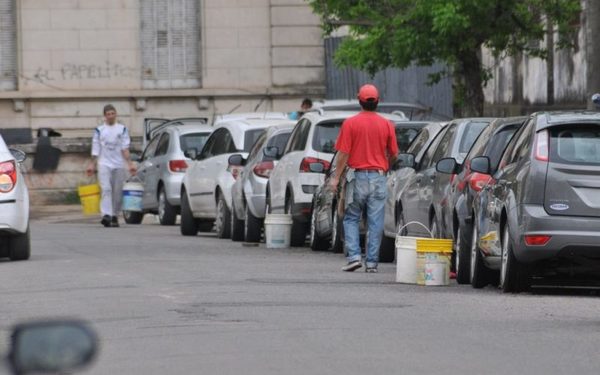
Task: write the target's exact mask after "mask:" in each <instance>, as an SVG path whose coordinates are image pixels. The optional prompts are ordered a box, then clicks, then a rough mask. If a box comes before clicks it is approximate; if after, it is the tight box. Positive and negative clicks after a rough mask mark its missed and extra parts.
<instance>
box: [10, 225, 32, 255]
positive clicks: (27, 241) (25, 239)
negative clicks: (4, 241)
mask: <svg viewBox="0 0 600 375" xmlns="http://www.w3.org/2000/svg"><path fill="white" fill-rule="evenodd" d="M8 246H9V249H8V250H9V253H8V257H9V259H10V260H13V261H18V260H27V259H29V257H30V256H31V236H30V231H29V224H28V225H27V230H26V231H25V233H19V234H16V235H13V236H11V237H10V240H9V243H8Z"/></svg>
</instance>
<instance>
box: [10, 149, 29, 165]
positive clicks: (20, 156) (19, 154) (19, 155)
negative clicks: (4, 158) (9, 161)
mask: <svg viewBox="0 0 600 375" xmlns="http://www.w3.org/2000/svg"><path fill="white" fill-rule="evenodd" d="M10 153H11V154H12V156H13V157H14V158H15V160H16V161H17V163H22V162H24V161H25V159H27V154H26V153H25V152H24V151H21V150H17V149H16V148H11V149H10Z"/></svg>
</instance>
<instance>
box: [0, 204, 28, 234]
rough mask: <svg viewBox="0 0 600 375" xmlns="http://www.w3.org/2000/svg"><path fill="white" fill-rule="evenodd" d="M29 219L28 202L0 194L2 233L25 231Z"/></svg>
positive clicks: (0, 231) (0, 224)
mask: <svg viewBox="0 0 600 375" xmlns="http://www.w3.org/2000/svg"><path fill="white" fill-rule="evenodd" d="M28 221H29V207H28V204H27V202H25V201H23V200H22V199H21V200H18V199H14V198H10V197H2V196H0V233H25V232H26V231H27V223H28Z"/></svg>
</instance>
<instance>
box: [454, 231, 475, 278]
mask: <svg viewBox="0 0 600 375" xmlns="http://www.w3.org/2000/svg"><path fill="white" fill-rule="evenodd" d="M454 253H455V259H456V282H457V283H459V284H469V283H470V281H471V248H470V247H469V246H468V244H467V243H466V241H465V239H464V234H463V227H462V226H460V225H459V227H458V229H457V230H456V238H455V239H454Z"/></svg>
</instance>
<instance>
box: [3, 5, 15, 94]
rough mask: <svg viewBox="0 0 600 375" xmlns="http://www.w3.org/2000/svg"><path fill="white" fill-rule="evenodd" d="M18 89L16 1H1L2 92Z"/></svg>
mask: <svg viewBox="0 0 600 375" xmlns="http://www.w3.org/2000/svg"><path fill="white" fill-rule="evenodd" d="M16 89H17V31H16V0H0V90H1V91H11V90H16Z"/></svg>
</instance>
